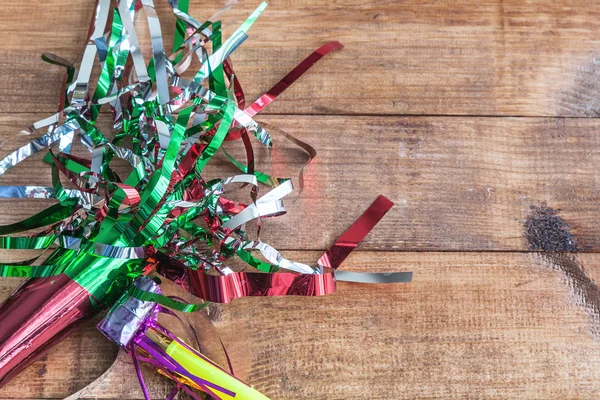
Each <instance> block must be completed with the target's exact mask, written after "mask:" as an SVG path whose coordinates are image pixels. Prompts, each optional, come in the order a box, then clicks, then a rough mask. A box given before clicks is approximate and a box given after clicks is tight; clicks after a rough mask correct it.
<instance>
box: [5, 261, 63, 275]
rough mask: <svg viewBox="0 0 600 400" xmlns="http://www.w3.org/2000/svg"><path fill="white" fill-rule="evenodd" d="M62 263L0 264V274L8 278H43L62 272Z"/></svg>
mask: <svg viewBox="0 0 600 400" xmlns="http://www.w3.org/2000/svg"><path fill="white" fill-rule="evenodd" d="M64 270H65V266H62V265H60V266H59V265H37V266H30V265H7V264H2V265H0V276H2V277H10V278H45V277H48V276H56V275H60V274H62V273H63V272H64Z"/></svg>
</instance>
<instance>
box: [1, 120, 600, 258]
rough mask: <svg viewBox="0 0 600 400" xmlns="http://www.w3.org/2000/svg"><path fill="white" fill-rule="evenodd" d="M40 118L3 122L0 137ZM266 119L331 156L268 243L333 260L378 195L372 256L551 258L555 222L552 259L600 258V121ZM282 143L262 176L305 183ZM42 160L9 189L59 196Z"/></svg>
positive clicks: (317, 165)
mask: <svg viewBox="0 0 600 400" xmlns="http://www.w3.org/2000/svg"><path fill="white" fill-rule="evenodd" d="M37 117H38V116H37V115H19V116H18V118H17V117H14V116H6V115H4V116H2V115H0V135H2V136H0V137H6V135H7V134H9V133H11V132H14V131H15V130H17V129H18V127H20V126H25V125H27V124H28V123H29V122H30V121H31V120H33V119H35V118H37ZM26 120H29V121H27V122H26ZM262 120H264V121H266V122H267V123H268V124H269V125H270V126H271V125H272V126H278V127H280V128H282V129H283V130H285V131H286V132H288V133H290V134H292V135H295V136H296V137H298V138H299V139H301V140H304V141H306V142H308V143H311V144H312V145H313V146H314V147H315V148H316V149H317V151H318V153H319V154H318V156H317V158H316V159H315V160H314V161H313V163H312V164H311V165H310V166H309V167H308V169H307V170H306V173H305V185H306V187H305V189H304V192H303V193H302V194H301V195H300V196H299V197H298V196H297V194H293V195H291V196H290V199H289V200H288V201H287V203H286V204H287V208H288V210H289V213H288V214H287V215H286V216H282V217H279V218H274V219H268V220H265V221H264V223H263V227H262V231H261V238H262V239H263V240H265V241H267V242H269V243H272V244H273V245H274V246H276V247H278V248H281V249H291V250H294V249H304V250H311V249H312V250H316V249H326V248H327V247H328V246H329V245H330V244H331V243H332V242H333V240H334V239H335V238H336V237H338V236H339V235H340V234H341V233H342V232H343V231H344V230H345V229H346V228H347V227H348V226H350V225H351V224H352V222H353V221H354V220H355V219H356V218H357V217H358V216H359V215H360V214H361V213H362V212H363V210H365V209H366V207H367V206H368V205H369V204H370V203H371V202H372V201H373V200H374V199H375V198H376V197H377V195H379V194H384V195H386V196H388V197H389V198H390V199H392V200H393V201H394V202H395V203H396V206H395V207H394V208H393V209H392V210H391V211H390V212H389V213H388V215H387V216H386V217H385V218H384V219H383V220H382V221H381V222H380V225H378V226H377V227H376V228H375V230H374V231H373V232H372V233H371V234H370V235H369V236H368V237H367V239H366V240H365V241H364V242H363V244H362V245H361V248H363V249H380V250H405V251H408V250H444V251H445V250H456V251H480V250H493V251H495V250H503V251H523V250H528V249H544V248H546V247H545V246H546V244H543V245H540V244H539V243H536V240H537V239H536V237H535V233H536V232H537V231H539V230H540V229H541V230H542V231H544V230H546V229H554V231H556V229H558V228H557V226H554V227H553V226H551V222H552V221H554V220H560V221H563V222H564V224H566V225H565V226H566V228H565V229H566V230H565V232H567V231H568V235H567V236H568V237H567V236H564V237H559V236H560V235H559V236H557V237H558V238H559V239H560V238H562V239H561V240H563V241H562V242H561V243H557V244H554V245H553V246H558V247H556V248H547V249H548V250H579V251H598V250H600V212H599V209H598V204H600V186H599V181H598V170H599V169H600V150H598V149H600V137H599V136H598V135H597V134H596V132H597V131H598V130H599V129H600V122H599V121H598V120H593V119H537V118H449V117H443V118H440V117H386V118H383V117H352V118H349V117H332V116H327V117H326V116H302V117H300V116H298V117H294V118H293V119H290V118H289V117H286V116H269V117H263V118H262ZM273 132H274V136H275V140H276V148H275V150H273V151H272V153H271V154H270V155H269V154H267V152H266V151H265V150H264V149H262V148H261V147H260V144H257V145H256V146H255V147H256V155H257V168H263V167H266V171H267V172H271V173H273V174H275V175H277V176H292V177H293V178H294V179H295V181H296V183H297V182H298V180H297V177H298V173H299V171H300V168H301V165H302V163H303V162H304V161H305V160H306V158H305V157H306V156H305V154H304V152H303V151H302V150H300V149H298V148H297V147H294V145H292V144H291V143H290V142H288V141H287V140H286V139H284V138H283V137H282V136H281V135H280V134H278V133H277V131H275V130H274V131H273ZM28 140H31V138H30V137H19V138H17V139H15V140H14V142H11V143H9V144H6V145H5V146H4V148H3V149H2V150H1V151H0V156H4V155H5V154H8V152H9V151H12V150H13V149H15V148H17V147H18V146H20V145H22V144H24V143H26V141H28ZM241 147H242V146H241V143H239V142H233V143H227V144H226V148H228V149H229V150H230V151H231V152H232V153H233V154H236V155H237V156H239V157H240V159H243V157H245V156H244V155H243V153H242V151H241ZM88 154H89V153H88ZM41 158H42V155H41V154H40V155H36V156H35V158H34V159H32V160H29V161H27V162H26V163H25V164H23V165H20V166H18V167H16V168H14V169H13V170H10V171H8V172H7V174H6V175H4V176H2V178H1V179H0V184H1V185H16V184H33V185H37V184H40V185H41V184H46V185H50V184H51V177H50V168H49V167H48V166H47V165H45V164H44V163H42V162H41ZM209 165H211V167H210V168H208V169H207V173H206V177H208V178H213V177H219V176H220V177H225V176H230V175H233V174H235V173H236V170H235V169H234V168H233V167H231V166H228V165H227V164H226V161H225V158H224V156H223V155H222V154H218V155H217V156H216V157H215V159H214V162H213V161H211V164H209ZM268 165H272V167H268ZM266 190H267V188H263V189H261V191H262V193H264V192H265V191H266ZM240 199H242V200H243V199H244V197H240ZM245 199H246V201H249V200H248V197H246V198H245ZM48 204H49V202H48V201H42V202H40V201H39V200H27V201H23V200H1V201H0V206H2V207H4V209H5V210H7V212H3V213H0V214H1V215H0V224H5V223H12V222H16V221H19V220H21V219H24V218H26V217H28V216H30V215H32V214H33V213H34V212H35V211H36V210H40V209H41V207H42V206H47V205H48ZM8 210H10V211H8ZM553 210H554V211H553ZM555 212H556V213H558V214H554V213H555ZM544 215H545V216H544ZM546 225H548V226H546ZM282 232H287V234H285V235H282V234H281V233H282ZM530 234H532V235H533V236H531V235H530ZM538 239H539V238H538ZM569 241H572V243H571V242H569Z"/></svg>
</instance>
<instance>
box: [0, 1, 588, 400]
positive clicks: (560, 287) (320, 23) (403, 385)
mask: <svg viewBox="0 0 600 400" xmlns="http://www.w3.org/2000/svg"><path fill="white" fill-rule="evenodd" d="M157 3H159V2H158V1H157ZM191 3H192V5H191V14H192V15H194V16H197V18H198V19H202V18H208V17H209V16H210V15H211V14H212V13H213V12H214V11H215V10H216V9H218V8H219V2H217V1H213V0H211V1H203V2H200V1H196V0H192V2H191ZM1 5H2V12H1V13H0V38H1V40H0V94H1V99H0V136H1V137H3V138H4V137H8V136H9V135H11V134H14V133H16V132H18V131H20V130H21V129H22V128H23V127H25V126H27V125H29V124H30V123H31V122H33V121H36V120H37V119H39V118H40V117H42V116H45V115H47V114H49V113H51V112H52V111H53V110H55V108H56V104H57V101H58V94H59V89H60V85H61V79H62V73H63V71H62V70H61V69H60V68H57V67H54V66H49V65H48V64H45V63H44V62H42V61H41V59H40V54H41V53H42V52H52V53H56V54H58V55H61V56H63V57H65V58H67V59H69V60H72V61H74V62H76V61H77V60H79V57H80V56H81V54H82V48H83V45H84V43H85V40H86V33H87V28H88V21H89V19H90V17H91V15H92V9H93V1H91V0H78V1H75V2H65V1H60V0H44V1H41V0H33V1H30V2H14V1H8V0H2V1H1ZM255 5H256V2H252V1H248V0H243V1H241V2H240V3H239V4H238V5H236V6H235V7H234V8H233V9H232V10H231V11H229V12H228V13H227V14H226V15H225V16H224V26H225V31H226V32H231V31H232V29H233V28H235V27H236V26H237V24H239V23H241V22H242V20H243V18H245V16H246V15H247V14H249V12H250V11H251V10H252V9H253V8H254V7H255ZM159 8H160V9H161V10H160V11H159V13H160V15H164V16H165V20H164V21H165V22H167V23H163V31H164V32H165V36H166V37H167V38H171V37H172V32H173V28H172V25H173V24H172V22H173V21H174V20H173V18H172V16H169V15H168V12H167V11H166V6H165V4H162V3H161V5H160V7H159ZM167 40H169V39H167ZM328 40H339V41H341V42H343V43H344V44H345V46H346V48H345V49H344V50H343V51H339V52H336V53H334V54H332V55H330V56H328V57H327V58H326V59H324V60H323V61H321V62H320V63H319V64H318V65H317V66H316V67H315V68H314V69H313V70H311V71H310V73H309V74H307V75H306V76H305V77H303V78H302V79H301V80H300V81H299V82H298V83H297V84H296V85H295V86H293V87H292V88H291V89H289V90H288V91H287V92H286V93H285V94H284V95H282V96H281V98H280V99H278V100H277V101H276V102H275V103H273V104H272V105H271V106H269V107H268V108H267V109H266V110H265V112H264V115H261V116H260V117H259V118H258V120H260V121H265V122H267V123H270V124H272V125H276V126H278V127H280V128H282V129H283V130H285V131H287V132H289V133H291V134H293V135H295V136H297V137H298V138H300V139H302V140H304V141H307V142H309V143H311V144H312V145H313V146H314V147H315V148H316V149H317V151H318V153H319V155H318V157H317V159H316V160H315V161H314V162H313V164H312V165H311V166H310V167H309V168H308V170H307V172H306V189H305V191H304V192H303V193H302V194H301V195H300V196H299V197H298V196H296V198H295V199H292V202H291V204H290V205H289V210H290V213H289V214H288V215H287V216H284V217H281V218H279V219H276V220H269V221H267V223H265V224H264V228H263V229H264V231H263V232H264V239H265V240H266V241H269V242H270V243H271V244H273V245H274V246H275V247H278V248H280V249H283V250H284V254H285V255H286V256H289V257H293V258H296V259H298V260H301V261H305V262H312V263H314V262H315V261H316V260H317V258H318V257H319V255H320V254H321V253H322V250H324V249H325V248H327V247H328V245H329V244H330V243H331V242H332V241H333V240H334V239H335V238H336V237H337V236H338V235H339V234H340V233H341V232H343V231H344V230H345V229H346V227H348V226H349V224H350V223H351V222H352V221H353V220H354V219H355V218H356V217H357V216H358V215H359V214H360V213H361V212H362V210H364V209H365V207H367V206H368V205H369V204H370V202H371V201H372V200H374V199H375V197H376V196H377V195H378V194H380V193H382V194H384V195H386V196H388V197H390V198H391V199H392V200H393V201H394V202H395V203H396V206H395V207H394V209H393V210H392V211H391V212H390V213H389V214H388V215H387V216H386V217H385V218H384V219H383V221H382V222H381V223H380V224H379V225H378V226H377V227H376V228H375V230H374V231H373V232H372V233H371V234H370V235H369V236H368V237H367V238H366V240H365V241H364V242H363V244H362V245H361V246H360V248H359V251H357V252H355V253H353V255H352V256H351V257H350V258H349V259H348V260H347V262H346V263H345V264H344V266H343V268H344V269H347V270H356V271H408V270H412V271H414V282H413V283H411V284H400V285H389V286H381V285H372V286H369V285H358V284H351V283H340V284H339V291H338V292H337V293H336V294H334V295H332V296H327V297H321V298H252V299H242V300H238V301H235V302H233V303H232V304H229V305H224V306H213V307H211V308H210V309H209V312H208V317H209V319H210V320H211V321H212V322H213V324H214V327H215V328H214V329H216V333H218V335H220V337H221V338H222V340H223V342H224V343H225V345H226V347H227V349H228V351H229V355H230V357H231V359H232V362H233V365H234V368H235V370H236V372H237V373H238V375H239V376H240V377H241V378H243V379H245V380H247V381H248V382H250V383H251V384H252V385H254V386H256V387H257V388H258V389H259V390H261V391H263V392H264V393H265V394H266V395H268V396H269V397H271V398H272V399H273V400H284V399H313V400H314V399H327V400H329V399H359V398H361V399H404V398H406V399H409V398H528V399H532V398H555V399H575V398H577V399H598V398H600V290H599V289H598V285H597V282H598V280H600V214H599V213H598V211H599V205H598V204H599V200H600V174H599V173H598V170H599V168H600V120H599V119H598V117H599V116H600V2H598V1H597V0H587V1H586V0H579V1H575V0H555V1H547V0H530V1H515V0H460V1H456V0H454V1H451V0H446V1H442V0H441V1H429V0H406V1H398V0H379V1H368V0H327V1H326V0H272V1H271V2H270V6H269V7H268V8H267V11H266V12H265V13H264V15H263V16H262V17H261V18H260V19H259V20H258V22H257V23H256V25H255V26H254V27H253V28H252V30H251V33H250V39H249V40H248V41H247V42H246V43H244V44H243V46H242V47H241V48H240V49H239V50H238V51H236V53H235V54H234V56H233V61H234V65H235V67H236V71H237V72H238V74H239V77H240V79H241V81H242V83H243V85H244V88H245V90H246V92H247V95H248V97H249V98H250V99H253V98H255V97H256V96H258V95H260V94H261V93H262V92H263V91H265V90H266V89H268V88H269V87H271V86H272V85H273V84H274V83H275V82H277V81H278V80H279V79H280V77H282V76H283V75H285V73H287V71H289V70H290V69H291V68H293V67H294V66H295V65H296V64H297V62H299V61H300V60H301V59H303V58H304V57H305V56H306V55H307V54H309V53H310V52H311V51H312V50H313V49H314V48H316V47H318V46H319V45H321V44H323V43H324V42H326V41H328ZM276 139H281V138H277V137H276ZM27 140H29V138H21V139H17V140H15V141H13V142H11V143H10V144H9V145H7V146H5V147H3V148H2V149H0V155H1V156H4V155H5V154H7V153H8V152H9V151H12V150H13V149H14V148H16V147H17V146H18V145H20V144H22V143H24V142H25V141H27ZM276 146H278V148H277V149H276V150H274V151H273V152H272V153H271V154H266V153H264V152H263V153H259V162H262V163H263V165H264V164H267V163H271V164H272V167H270V168H272V169H273V170H276V171H277V172H280V173H288V174H292V175H293V174H297V173H298V170H299V168H300V165H301V163H302V162H303V158H302V157H303V156H302V154H301V152H300V151H299V150H297V149H296V148H294V147H292V146H289V145H288V144H286V142H285V140H278V141H277V142H276ZM224 168H227V167H226V165H225V162H224V161H223V159H222V158H221V159H217V160H216V162H215V163H214V164H213V169H212V172H211V173H213V174H215V176H216V175H217V174H223V170H224ZM49 182H50V174H49V169H48V168H47V167H45V166H44V165H43V164H42V162H41V157H34V159H32V160H30V161H28V162H27V163H26V164H24V165H22V166H20V167H18V168H15V169H14V170H11V171H10V172H9V173H7V174H6V175H5V176H3V177H2V178H1V179H0V184H2V185H10V184H17V183H18V184H47V183H49ZM45 205H47V204H43V203H40V202H37V201H32V202H29V201H8V200H3V201H2V202H0V207H1V208H0V210H1V211H0V223H9V222H14V221H17V220H20V219H22V218H24V217H26V216H29V215H31V214H32V213H33V212H34V211H35V210H38V209H40V208H41V207H43V206H45ZM2 254H3V255H4V256H5V257H8V255H6V253H2ZM18 283H19V282H18V281H17V280H14V279H3V280H0V297H2V298H3V297H6V296H8V295H9V294H10V293H11V291H12V290H14V288H15V287H16V286H17V285H18ZM203 321H204V318H202V317H199V316H198V317H194V318H193V323H194V324H195V325H196V326H197V327H198V329H199V330H200V331H201V332H202V333H203V337H204V339H203V340H206V341H207V343H213V344H214V335H215V330H214V329H212V328H210V327H209V326H207V324H206V322H203ZM211 341H212V342H211ZM212 348H213V350H214V355H213V356H214V357H215V358H217V359H221V360H222V358H223V356H222V354H219V351H218V349H217V348H216V347H215V346H213V347H212ZM115 357H117V349H116V348H115V347H114V346H112V345H111V344H110V343H108V342H107V341H106V340H104V339H103V338H102V337H101V336H100V334H99V333H97V332H96V331H95V330H94V327H93V323H89V324H87V325H86V326H85V327H84V328H83V329H81V330H80V331H79V332H78V333H76V334H75V335H73V336H71V337H70V338H69V339H67V340H65V341H64V342H63V343H62V344H61V345H59V346H58V347H57V348H55V349H54V350H53V351H51V352H50V353H49V354H48V355H47V356H45V357H44V358H43V359H42V360H41V361H39V362H37V363H36V364H35V365H33V366H32V367H30V368H29V369H28V370H27V371H25V372H24V373H23V374H22V375H21V376H20V377H18V378H17V379H15V380H14V381H13V382H11V383H10V384H9V385H7V386H6V387H4V388H3V389H0V398H1V399H58V398H64V397H66V396H69V395H71V394H73V393H75V392H78V393H77V394H75V395H74V396H72V397H71V398H72V399H77V398H81V399H96V398H100V399H140V398H141V392H140V390H139V388H138V383H137V381H136V379H135V377H134V374H133V368H132V366H131V365H130V364H129V363H128V362H127V359H126V358H123V357H119V358H118V359H117V361H114V360H115ZM113 362H114V363H113ZM106 370H108V371H107V372H106V373H105V371H106ZM97 378H98V379H97ZM150 381H151V387H152V392H153V396H154V397H155V398H157V399H158V398H160V396H161V395H163V396H164V394H165V393H166V392H167V391H168V390H169V388H170V383H169V382H168V381H166V380H164V379H162V378H160V377H158V376H153V377H152V378H151V379H150ZM88 385H89V386H88Z"/></svg>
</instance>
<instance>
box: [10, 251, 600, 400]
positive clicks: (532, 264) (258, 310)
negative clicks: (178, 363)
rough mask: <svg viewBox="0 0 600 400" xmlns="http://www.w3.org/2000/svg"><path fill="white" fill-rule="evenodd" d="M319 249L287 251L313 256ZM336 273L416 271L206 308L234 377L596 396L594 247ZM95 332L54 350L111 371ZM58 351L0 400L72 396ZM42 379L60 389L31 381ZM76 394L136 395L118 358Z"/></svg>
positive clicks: (344, 386)
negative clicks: (382, 281)
mask: <svg viewBox="0 0 600 400" xmlns="http://www.w3.org/2000/svg"><path fill="white" fill-rule="evenodd" d="M319 254H320V253H318V252H287V253H286V254H285V255H286V256H288V257H291V258H294V259H298V260H300V261H305V262H314V260H316V259H317V258H318V256H319ZM344 268H345V269H347V270H355V271H407V270H413V271H414V281H413V283H411V284H398V285H388V286H382V285H376V286H371V285H360V284H350V283H340V284H339V285H338V292H337V293H336V294H334V295H331V296H326V297H320V298H299V297H290V298H262V299H258V298H252V299H242V300H238V301H234V302H233V303H231V304H228V305H222V306H219V307H218V308H214V309H213V312H212V316H211V318H212V320H213V321H214V324H215V326H216V329H217V331H218V333H219V335H220V337H221V338H222V339H223V341H224V343H225V345H226V347H227V350H228V352H229V355H230V357H231V359H232V362H233V364H234V368H235V370H236V371H237V373H238V374H239V376H240V377H241V378H243V379H245V380H247V381H248V382H250V383H251V384H252V385H255V386H256V387H257V388H258V389H260V390H262V391H264V392H265V394H266V395H268V396H270V397H271V398H273V399H279V400H284V399H306V398H311V399H317V400H318V399H328V400H329V399H347V398H355V397H366V398H369V399H390V398H394V399H400V398H467V397H468V398H498V399H500V398H598V396H599V395H600V379H599V378H600V356H599V355H600V341H599V340H598V338H599V337H598V335H599V334H600V330H599V328H600V325H599V321H600V316H599V315H598V310H599V309H600V308H599V307H598V305H599V298H600V297H599V296H598V293H599V292H598V286H597V284H596V282H597V279H599V278H600V255H599V254H578V255H564V254H563V255H558V254H554V255H552V254H546V255H543V254H537V253H422V252H415V253H398V252H356V253H353V254H352V255H351V256H350V258H349V259H348V260H347V262H346V263H345V264H344ZM0 282H2V284H3V285H6V280H2V281H0ZM200 319H201V320H203V318H200ZM197 322H198V319H195V320H194V323H197ZM196 326H197V325H196ZM200 332H201V333H204V334H205V335H209V336H211V335H212V333H206V332H210V331H207V330H200ZM84 337H87V336H84V335H82V336H79V338H80V340H81V339H83V338H84ZM95 339H98V340H94V341H93V345H92V344H91V343H92V339H91V338H88V339H86V340H87V343H88V345H79V346H75V341H76V340H77V339H75V338H70V339H68V340H67V341H66V342H65V343H66V344H64V345H62V346H61V347H60V349H62V350H67V349H73V351H76V352H77V354H78V355H79V356H80V358H81V359H82V360H81V365H88V367H89V364H91V363H93V362H96V363H98V362H104V365H106V361H107V360H110V361H112V357H113V353H112V352H109V353H102V352H101V351H100V347H98V346H100V345H101V340H100V338H99V337H96V338H95ZM58 353H59V352H58V351H53V352H52V353H51V354H50V355H49V356H48V358H47V360H46V368H45V371H44V373H42V374H39V375H38V374H37V373H35V372H36V371H39V370H40V364H36V365H34V366H33V367H31V368H30V370H29V371H27V372H26V373H25V375H23V376H21V377H19V378H17V380H16V381H14V382H13V383H12V384H11V385H10V386H9V387H6V388H4V389H2V390H0V398H19V399H27V398H29V399H31V398H46V397H54V398H58V397H64V396H67V395H68V394H69V393H72V392H70V390H69V389H68V384H67V382H69V380H70V379H74V377H75V374H76V372H75V371H74V370H73V369H72V368H70V367H69V364H70V363H72V362H73V360H75V359H76V355H75V354H70V355H69V358H68V360H69V362H67V358H62V357H59V356H58ZM84 359H88V360H90V361H89V362H84V361H83V360H84ZM77 374H82V373H81V372H77ZM79 379H81V378H79ZM153 382H154V381H153ZM157 382H158V383H157V385H159V389H160V390H167V387H168V384H167V383H161V382H162V381H160V380H159V381H157ZM161 384H163V385H164V386H163V387H160V385H161ZM49 385H51V386H52V387H54V388H56V389H55V390H54V391H45V392H44V391H42V389H40V388H41V387H44V386H49ZM160 390H157V391H156V392H155V394H156V396H157V397H156V398H159V397H158V396H159V395H160ZM83 393H84V396H83V397H81V398H84V399H93V398H102V399H138V398H141V397H140V393H139V389H137V383H136V381H135V377H134V375H133V369H132V367H131V365H129V364H126V363H125V362H124V361H123V362H119V363H117V364H115V366H113V367H112V368H111V370H110V371H109V373H108V374H107V378H106V379H105V380H100V381H98V382H96V383H94V384H93V385H91V386H90V388H88V389H87V390H86V391H84V392H83Z"/></svg>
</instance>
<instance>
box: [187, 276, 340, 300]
mask: <svg viewBox="0 0 600 400" xmlns="http://www.w3.org/2000/svg"><path fill="white" fill-rule="evenodd" d="M190 283H191V288H192V290H193V294H194V295H196V296H197V297H200V298H201V299H204V300H207V301H212V302H215V303H229V302H230V301H231V300H233V299H237V298H239V297H247V296H322V295H326V294H331V293H333V292H335V276H334V275H333V271H331V272H329V271H327V272H325V273H323V274H313V275H303V274H296V273H292V272H279V273H274V274H266V273H260V272H233V273H230V274H228V275H224V276H216V275H207V274H205V273H204V272H203V271H193V272H191V273H190Z"/></svg>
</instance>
